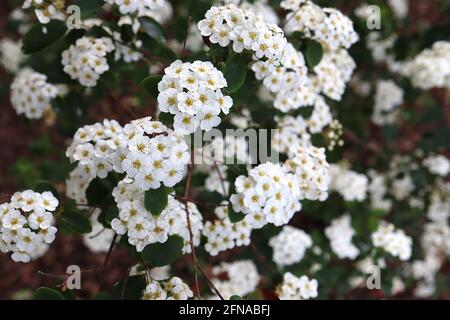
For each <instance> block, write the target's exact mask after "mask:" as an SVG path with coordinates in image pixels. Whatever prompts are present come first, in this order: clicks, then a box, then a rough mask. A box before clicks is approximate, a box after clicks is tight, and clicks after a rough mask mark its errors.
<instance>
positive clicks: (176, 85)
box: [158, 60, 233, 134]
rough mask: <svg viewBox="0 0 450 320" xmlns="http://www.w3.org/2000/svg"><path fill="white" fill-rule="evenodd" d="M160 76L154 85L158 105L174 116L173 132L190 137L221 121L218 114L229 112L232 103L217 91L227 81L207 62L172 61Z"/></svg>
mask: <svg viewBox="0 0 450 320" xmlns="http://www.w3.org/2000/svg"><path fill="white" fill-rule="evenodd" d="M164 73H165V74H164V76H163V78H162V80H161V81H160V82H159V83H158V90H159V95H158V106H159V109H160V110H161V111H162V112H170V113H171V114H173V115H175V117H174V124H173V127H174V129H175V131H177V132H179V133H182V134H190V133H193V132H195V130H196V129H197V128H198V127H200V128H201V129H202V130H204V131H209V130H211V129H212V128H214V127H217V126H218V125H219V123H220V122H221V120H220V117H219V114H220V112H221V111H222V112H223V113H224V114H228V113H229V110H230V108H231V107H232V105H233V100H232V99H231V98H230V97H229V96H224V95H223V94H222V92H221V89H222V88H224V87H226V86H227V81H226V80H225V78H224V76H223V74H222V72H220V71H219V70H217V69H216V68H215V67H214V66H213V64H212V63H211V62H203V61H194V62H193V63H189V62H185V63H183V62H181V61H180V60H176V61H175V62H173V63H172V64H171V65H170V66H169V67H167V68H166V69H165V70H164Z"/></svg>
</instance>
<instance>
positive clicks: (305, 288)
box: [298, 276, 318, 299]
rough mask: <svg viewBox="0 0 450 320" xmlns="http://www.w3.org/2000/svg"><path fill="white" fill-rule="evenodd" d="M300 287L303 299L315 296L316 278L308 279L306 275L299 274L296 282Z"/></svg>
mask: <svg viewBox="0 0 450 320" xmlns="http://www.w3.org/2000/svg"><path fill="white" fill-rule="evenodd" d="M298 285H299V288H300V294H301V296H302V298H303V299H310V298H316V297H317V286H318V284H317V280H316V279H311V280H309V279H308V277H307V276H301V277H300V281H299V283H298Z"/></svg>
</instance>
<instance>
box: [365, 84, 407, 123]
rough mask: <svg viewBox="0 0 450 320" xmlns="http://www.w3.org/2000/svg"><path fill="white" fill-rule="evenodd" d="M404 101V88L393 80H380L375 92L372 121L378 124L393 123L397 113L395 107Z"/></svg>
mask: <svg viewBox="0 0 450 320" xmlns="http://www.w3.org/2000/svg"><path fill="white" fill-rule="evenodd" d="M402 103H403V90H402V89H401V88H400V87H399V86H397V85H396V84H395V82H394V81H392V80H379V81H378V82H377V86H376V92H375V105H374V110H373V114H372V121H373V122H374V123H376V124H377V125H384V124H392V123H393V122H394V121H395V119H396V117H397V113H396V112H395V108H396V107H398V106H399V105H401V104H402Z"/></svg>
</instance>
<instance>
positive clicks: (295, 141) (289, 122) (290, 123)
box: [271, 115, 311, 154]
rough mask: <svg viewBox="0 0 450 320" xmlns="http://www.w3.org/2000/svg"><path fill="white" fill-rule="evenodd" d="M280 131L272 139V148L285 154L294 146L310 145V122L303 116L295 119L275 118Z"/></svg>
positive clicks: (288, 117)
mask: <svg viewBox="0 0 450 320" xmlns="http://www.w3.org/2000/svg"><path fill="white" fill-rule="evenodd" d="M275 121H276V123H277V129H278V131H277V132H276V134H275V135H274V136H273V137H272V141H271V144H272V147H273V148H274V149H275V150H276V151H278V152H282V153H285V154H288V153H289V150H290V149H291V147H292V146H293V145H310V144H311V135H310V134H309V132H308V122H307V121H306V120H305V118H303V117H302V116H301V115H299V116H297V117H293V116H290V115H286V116H284V117H275Z"/></svg>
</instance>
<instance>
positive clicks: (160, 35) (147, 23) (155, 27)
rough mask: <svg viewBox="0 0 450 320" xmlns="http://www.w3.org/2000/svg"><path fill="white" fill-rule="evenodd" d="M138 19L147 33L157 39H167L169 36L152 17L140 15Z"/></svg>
mask: <svg viewBox="0 0 450 320" xmlns="http://www.w3.org/2000/svg"><path fill="white" fill-rule="evenodd" d="M138 20H139V22H140V23H141V26H142V28H143V29H144V31H145V33H146V34H147V35H149V36H150V37H152V38H153V39H155V40H158V41H165V39H166V38H167V37H166V34H165V32H164V29H163V28H162V27H161V25H160V24H159V23H158V22H157V21H156V20H155V19H152V18H150V17H140V18H138Z"/></svg>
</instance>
